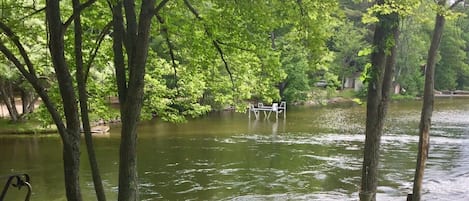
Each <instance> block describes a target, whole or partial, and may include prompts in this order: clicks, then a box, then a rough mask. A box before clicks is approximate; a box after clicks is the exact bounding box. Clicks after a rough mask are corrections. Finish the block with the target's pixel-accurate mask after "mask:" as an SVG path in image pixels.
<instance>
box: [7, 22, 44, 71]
mask: <svg viewBox="0 0 469 201" xmlns="http://www.w3.org/2000/svg"><path fill="white" fill-rule="evenodd" d="M0 29H1V32H3V33H4V34H5V35H6V36H7V37H8V38H9V39H10V40H11V41H12V42H13V43H14V44H15V46H16V48H18V51H19V52H20V55H21V57H23V60H24V62H25V63H26V66H27V67H28V70H29V74H31V76H33V77H36V71H35V69H34V66H33V63H32V62H31V60H30V59H29V56H28V53H26V50H25V49H24V47H23V44H22V43H21V42H20V41H19V37H18V36H17V35H16V34H15V32H13V30H11V29H10V27H8V26H7V25H6V24H4V23H3V22H2V21H0Z"/></svg>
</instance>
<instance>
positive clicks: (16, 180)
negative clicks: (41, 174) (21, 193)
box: [0, 174, 32, 201]
mask: <svg viewBox="0 0 469 201" xmlns="http://www.w3.org/2000/svg"><path fill="white" fill-rule="evenodd" d="M0 179H6V180H7V182H6V183H5V186H4V187H3V190H2V194H1V195H0V201H4V199H5V196H6V194H7V192H8V189H9V188H10V186H12V187H14V188H17V189H18V190H21V188H22V187H26V190H27V192H26V197H25V199H24V200H25V201H29V199H30V198H31V193H32V187H31V184H30V178H29V175H28V174H13V175H7V176H0Z"/></svg>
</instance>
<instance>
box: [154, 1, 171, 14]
mask: <svg viewBox="0 0 469 201" xmlns="http://www.w3.org/2000/svg"><path fill="white" fill-rule="evenodd" d="M168 1H169V0H163V1H161V2H160V3H159V4H158V5H157V6H156V8H155V11H154V12H155V15H157V14H158V13H159V12H160V10H161V9H162V8H163V7H164V6H165V5H166V3H168Z"/></svg>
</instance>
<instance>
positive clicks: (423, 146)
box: [412, 2, 445, 201]
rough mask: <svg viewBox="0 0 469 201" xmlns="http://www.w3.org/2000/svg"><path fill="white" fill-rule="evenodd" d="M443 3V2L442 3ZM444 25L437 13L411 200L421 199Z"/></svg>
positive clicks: (442, 17) (428, 60) (429, 52)
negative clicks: (439, 49)
mask: <svg viewBox="0 0 469 201" xmlns="http://www.w3.org/2000/svg"><path fill="white" fill-rule="evenodd" d="M440 3H441V2H440ZM444 4H445V3H443V4H442V5H444ZM444 25H445V17H444V16H443V15H441V14H437V16H436V19H435V28H434V31H433V36H432V42H431V44H430V49H429V50H428V58H427V65H426V69H425V89H424V94H423V106H422V113H421V118H420V126H419V147H418V154H417V167H416V168H415V176H414V187H413V192H412V193H413V194H412V200H413V201H420V199H421V194H420V192H421V190H422V180H423V173H424V170H425V162H426V160H427V158H428V149H429V143H430V127H431V118H432V113H433V102H434V77H435V65H436V58H437V53H438V47H439V45H440V41H441V36H442V34H443V29H444Z"/></svg>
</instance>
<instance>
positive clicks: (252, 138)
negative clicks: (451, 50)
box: [0, 98, 469, 201]
mask: <svg viewBox="0 0 469 201" xmlns="http://www.w3.org/2000/svg"><path fill="white" fill-rule="evenodd" d="M420 108H421V103H420V101H406V102H393V103H391V105H390V108H389V114H388V115H389V116H388V121H387V124H386V129H385V135H384V136H383V138H382V152H381V162H380V177H379V188H378V190H379V194H378V199H379V200H405V197H406V195H407V193H410V192H411V189H412V180H413V176H414V168H415V162H414V161H415V159H416V151H417V143H418V137H417V133H418V122H419V119H420ZM280 116H282V115H280ZM364 120H365V106H364V105H362V106H360V105H349V104H347V105H334V106H327V107H306V106H304V107H289V108H288V113H287V118H286V119H283V118H282V117H280V119H279V120H278V121H276V120H275V117H274V118H272V117H271V119H270V120H264V119H261V120H254V119H251V120H249V119H248V115H247V114H239V113H231V112H220V113H215V114H211V115H208V116H206V117H203V118H199V119H194V120H190V121H189V122H188V123H185V124H171V123H164V122H159V121H150V122H145V123H143V124H142V125H141V126H140V134H139V145H138V161H139V166H138V169H139V177H140V185H141V188H140V190H141V198H142V200H241V201H244V200H246V201H247V200H249V201H251V200H259V201H264V200H357V198H358V189H359V184H360V169H361V162H362V155H363V141H364V135H363V133H364ZM118 132H119V128H118V127H113V128H111V135H110V136H108V137H100V138H95V145H96V151H97V155H98V160H99V163H100V164H99V165H100V169H101V173H102V177H103V179H104V185H105V188H106V193H107V197H108V199H109V200H116V197H117V183H118V179H117V175H118V147H119V133H118ZM431 135H432V137H431V140H430V143H431V147H430V154H429V159H428V163H427V169H426V171H425V178H424V183H423V184H424V188H423V200H452V201H456V200H469V191H468V190H467V189H469V99H467V98H445V99H437V100H436V103H435V112H434V115H433V122H432V131H431ZM82 150H83V154H82V165H81V175H82V176H81V183H82V187H83V197H84V200H96V198H95V196H94V193H93V188H92V186H93V185H92V181H91V173H90V171H89V166H88V161H87V158H86V152H85V151H84V150H85V148H84V146H83V149H82ZM61 157H62V156H61V142H60V139H59V138H58V136H57V135H49V136H2V137H0V175H5V174H11V173H15V172H26V173H28V174H30V175H31V179H32V185H33V188H34V193H33V197H32V200H40V201H41V200H47V201H59V200H60V201H61V200H65V198H64V185H63V170H62V162H61V161H62V160H61ZM1 182H3V181H1ZM23 192H24V191H23ZM23 192H21V191H18V190H16V189H10V192H9V194H8V195H9V196H10V197H11V198H12V199H11V200H15V199H13V197H15V196H19V197H20V196H22V195H24V193H23ZM8 200H10V199H8ZM18 200H20V199H18Z"/></svg>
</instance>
